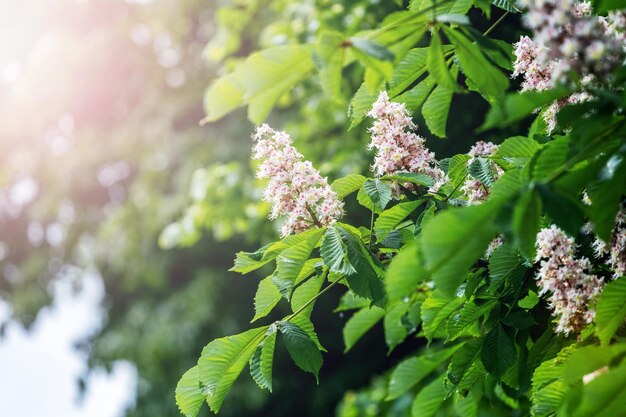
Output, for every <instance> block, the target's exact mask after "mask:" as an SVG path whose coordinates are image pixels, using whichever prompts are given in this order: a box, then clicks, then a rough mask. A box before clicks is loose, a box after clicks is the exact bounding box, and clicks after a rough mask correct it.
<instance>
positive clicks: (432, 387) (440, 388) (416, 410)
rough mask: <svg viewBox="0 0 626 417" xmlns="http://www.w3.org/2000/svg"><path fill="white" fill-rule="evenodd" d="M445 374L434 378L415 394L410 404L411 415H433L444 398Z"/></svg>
mask: <svg viewBox="0 0 626 417" xmlns="http://www.w3.org/2000/svg"><path fill="white" fill-rule="evenodd" d="M445 377H446V376H445V374H442V375H440V376H439V377H437V378H435V379H434V380H433V381H432V382H431V383H430V384H428V385H426V386H425V387H424V388H422V390H421V391H420V392H419V393H418V394H417V396H416V397H415V400H414V401H413V405H412V406H411V416H412V417H433V416H435V415H436V414H437V412H438V411H439V410H440V409H441V406H442V405H443V402H444V401H445V399H446V394H447V393H446V389H445V387H444V385H443V382H444V380H445Z"/></svg>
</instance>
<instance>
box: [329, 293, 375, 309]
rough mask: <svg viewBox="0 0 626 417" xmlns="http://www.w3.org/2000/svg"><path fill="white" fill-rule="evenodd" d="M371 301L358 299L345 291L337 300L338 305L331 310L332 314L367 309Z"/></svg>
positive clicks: (353, 294)
mask: <svg viewBox="0 0 626 417" xmlns="http://www.w3.org/2000/svg"><path fill="white" fill-rule="evenodd" d="M370 304H371V301H370V300H368V299H367V298H363V297H359V296H358V295H356V294H355V293H354V292H352V291H350V290H348V291H346V292H345V293H344V294H343V295H342V296H341V299H340V300H339V305H338V306H337V308H335V309H334V310H333V313H338V312H340V311H350V310H358V309H361V308H363V307H369V305H370Z"/></svg>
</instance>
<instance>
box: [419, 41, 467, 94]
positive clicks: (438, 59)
mask: <svg viewBox="0 0 626 417" xmlns="http://www.w3.org/2000/svg"><path fill="white" fill-rule="evenodd" d="M427 65H428V70H429V71H430V74H431V75H432V76H433V77H434V78H435V81H437V84H439V85H440V86H443V87H446V88H448V89H449V90H451V91H462V89H461V87H460V86H459V85H458V84H457V83H456V77H453V76H452V75H451V74H450V70H449V69H448V63H446V59H445V57H444V52H443V48H442V46H441V37H440V36H439V32H438V31H436V30H433V35H432V38H431V41H430V48H428V55H427Z"/></svg>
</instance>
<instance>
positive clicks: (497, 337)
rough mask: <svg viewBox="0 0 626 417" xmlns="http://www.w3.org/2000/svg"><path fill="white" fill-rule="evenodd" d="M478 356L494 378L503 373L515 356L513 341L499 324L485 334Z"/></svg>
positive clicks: (511, 363) (515, 350)
mask: <svg viewBox="0 0 626 417" xmlns="http://www.w3.org/2000/svg"><path fill="white" fill-rule="evenodd" d="M480 358H481V360H482V362H483V365H484V366H485V369H486V370H487V372H489V373H490V374H492V375H493V376H495V377H496V378H499V377H501V376H502V375H504V373H505V372H506V370H507V369H509V367H511V365H513V363H514V362H515V360H516V358H517V349H516V348H515V342H514V341H513V339H511V337H510V336H509V335H508V334H507V333H506V332H505V331H504V328H503V327H502V325H501V324H499V323H498V324H497V325H496V326H495V327H494V328H493V329H491V331H490V332H489V333H488V334H487V336H485V342H484V344H483V347H482V351H481V355H480Z"/></svg>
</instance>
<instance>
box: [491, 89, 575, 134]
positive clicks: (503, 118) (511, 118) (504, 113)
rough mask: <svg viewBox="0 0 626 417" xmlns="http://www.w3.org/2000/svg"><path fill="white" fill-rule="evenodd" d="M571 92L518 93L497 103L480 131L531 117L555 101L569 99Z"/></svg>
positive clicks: (555, 90)
mask: <svg viewBox="0 0 626 417" xmlns="http://www.w3.org/2000/svg"><path fill="white" fill-rule="evenodd" d="M570 94H571V91H570V90H569V89H568V88H565V87H557V88H555V89H552V90H546V91H540V92H536V91H532V92H526V93H516V94H511V95H508V96H506V98H505V99H504V100H499V101H497V102H495V103H494V104H493V105H492V107H491V109H490V110H489V112H488V113H487V118H486V120H485V123H484V124H483V125H482V127H481V128H480V130H479V131H485V130H488V129H491V128H494V127H505V126H508V125H510V124H512V123H515V122H517V121H520V120H522V119H524V118H525V117H527V116H530V115H531V114H532V113H533V112H534V111H535V110H536V109H538V108H541V107H544V106H547V105H549V104H551V103H552V102H553V101H554V100H558V99H560V98H563V97H567V96H568V95H570Z"/></svg>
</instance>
